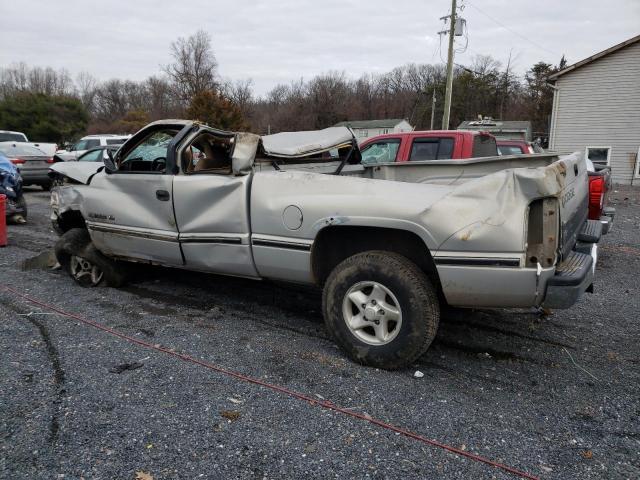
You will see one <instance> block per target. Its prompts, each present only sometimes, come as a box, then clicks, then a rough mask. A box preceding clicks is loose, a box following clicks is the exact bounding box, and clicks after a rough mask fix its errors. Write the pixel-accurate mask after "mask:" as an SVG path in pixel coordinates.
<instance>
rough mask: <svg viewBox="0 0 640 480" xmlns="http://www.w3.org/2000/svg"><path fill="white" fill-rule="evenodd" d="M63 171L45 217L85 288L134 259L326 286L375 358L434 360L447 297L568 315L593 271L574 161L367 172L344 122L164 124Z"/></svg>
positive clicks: (333, 327) (362, 354)
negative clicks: (277, 129)
mask: <svg viewBox="0 0 640 480" xmlns="http://www.w3.org/2000/svg"><path fill="white" fill-rule="evenodd" d="M476 137H477V136H476ZM401 138H402V136H401ZM488 138H489V137H484V138H483V139H479V140H476V139H475V138H474V140H473V142H472V147H471V148H472V149H473V148H478V150H479V151H481V152H484V151H485V147H486V145H487V143H490V144H491V145H493V146H494V148H495V142H493V141H491V142H489V140H488ZM490 138H492V137H490ZM160 146H161V147H160ZM409 151H411V149H409ZM326 152H334V155H333V156H330V157H329V158H324V157H323V155H324V153H326ZM518 166H526V167H527V168H517V167H518ZM534 167H535V168H534ZM51 169H52V170H54V171H55V172H57V173H58V174H62V175H65V176H66V177H68V178H69V179H71V180H72V181H73V182H67V183H65V184H64V186H60V187H56V188H54V189H53V191H52V194H51V206H52V212H51V215H52V217H51V218H52V222H53V226H54V228H55V229H56V230H57V231H58V232H60V233H62V236H61V237H60V239H59V240H58V242H57V243H56V246H55V251H56V256H57V258H58V260H59V262H60V264H61V265H62V266H63V267H64V268H65V269H66V270H67V271H68V272H69V273H70V275H71V276H72V277H73V278H74V279H75V280H76V281H77V282H78V283H80V284H81V285H84V286H98V285H101V284H107V285H112V286H117V285H120V284H122V282H123V281H124V279H125V273H126V269H125V265H126V261H133V262H142V263H149V264H156V265H165V266H170V267H176V268H183V269H188V270H198V271H205V272H212V273H218V274H227V275H234V276H241V277H247V278H252V279H256V280H258V279H276V280H284V281H290V282H297V283H303V284H310V285H317V286H319V287H321V288H322V289H323V300H322V305H323V307H322V308H323V313H324V318H325V322H326V326H327V330H328V331H329V333H330V334H331V335H332V336H333V338H334V339H335V341H336V342H337V343H338V344H339V345H340V346H341V347H342V348H343V349H344V350H345V351H346V352H347V353H348V354H349V355H350V356H351V357H352V358H353V359H354V360H355V361H357V362H361V363H364V364H367V365H373V366H376V367H382V368H398V367H402V366H406V365H410V364H411V363H412V362H414V361H415V360H416V358H418V357H419V356H420V355H421V354H422V353H424V352H425V350H426V349H427V348H428V346H429V345H430V344H431V342H432V340H433V338H434V337H435V334H436V331H437V328H438V322H439V318H440V306H441V302H443V303H448V304H449V305H452V306H458V307H531V306H537V305H542V306H545V307H549V308H568V307H570V306H571V305H572V304H573V303H575V302H576V301H577V299H578V298H579V297H580V295H581V294H582V293H583V292H584V291H585V290H591V286H592V283H593V279H594V275H595V263H596V258H597V246H596V243H597V242H598V240H599V239H600V233H599V232H600V231H601V224H600V223H598V222H593V221H591V222H589V221H586V217H587V195H588V190H587V189H588V182H587V170H586V165H585V163H584V160H583V158H582V157H581V156H580V155H578V154H573V155H567V156H563V157H558V156H554V155H540V156H535V157H534V158H533V159H530V158H526V159H518V158H513V157H498V156H494V157H492V158H486V159H485V158H474V159H466V160H457V159H456V160H440V161H437V162H433V161H428V160H427V161H410V162H393V163H386V164H382V163H378V164H374V165H364V164H362V163H361V156H360V152H359V148H358V144H357V141H356V139H355V138H354V136H353V133H352V132H351V131H350V130H349V129H347V128H345V127H334V128H328V129H325V130H321V131H314V132H294V133H279V134H275V135H267V136H262V137H260V136H258V135H254V134H251V133H233V132H224V131H220V130H216V129H214V128H210V127H208V126H206V125H203V124H200V123H197V122H192V121H187V120H166V121H158V122H154V123H151V124H150V125H148V126H147V127H145V128H143V129H142V130H140V131H139V132H138V133H136V134H135V135H134V136H133V137H131V138H130V139H129V140H128V141H127V142H126V143H125V144H124V145H123V146H122V147H121V148H120V149H119V150H118V152H117V153H116V155H115V157H114V158H113V160H112V159H111V158H108V159H107V160H105V165H104V166H102V165H100V164H98V162H60V163H56V164H54V165H52V167H51ZM389 180H392V181H389ZM212 281H214V280H213V279H212Z"/></svg>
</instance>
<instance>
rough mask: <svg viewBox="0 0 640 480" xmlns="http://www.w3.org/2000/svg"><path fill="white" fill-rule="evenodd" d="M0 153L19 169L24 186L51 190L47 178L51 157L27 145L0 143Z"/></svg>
mask: <svg viewBox="0 0 640 480" xmlns="http://www.w3.org/2000/svg"><path fill="white" fill-rule="evenodd" d="M0 153H3V154H4V155H6V156H7V157H8V158H9V160H10V161H11V163H13V164H14V165H16V166H17V167H18V168H19V169H20V175H21V176H22V180H23V182H24V185H40V186H41V187H42V188H43V189H44V190H49V188H51V179H50V178H49V176H48V173H49V167H50V166H51V164H53V163H54V160H53V158H52V157H50V156H49V155H47V154H46V153H45V152H43V151H42V150H40V149H39V148H36V147H33V146H31V145H30V144H28V143H19V142H0Z"/></svg>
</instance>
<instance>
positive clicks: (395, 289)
mask: <svg viewBox="0 0 640 480" xmlns="http://www.w3.org/2000/svg"><path fill="white" fill-rule="evenodd" d="M322 305H323V312H324V318H325V324H326V326H327V329H328V330H329V332H330V333H331V335H332V336H333V338H334V340H335V341H336V343H337V344H338V345H339V346H340V347H341V348H342V349H343V350H344V351H345V352H346V353H347V355H349V357H351V358H352V359H353V360H355V361H356V362H358V363H361V364H364V365H370V366H373V367H379V368H385V369H396V368H402V367H406V366H408V365H410V364H411V363H412V362H414V361H415V360H416V359H417V358H418V357H420V355H422V354H423V353H424V352H425V351H426V350H427V349H428V348H429V345H431V342H432V341H433V339H434V338H435V336H436V332H437V330H438V323H439V320H440V307H439V303H438V296H437V293H436V290H435V288H434V287H433V285H432V284H431V282H430V281H429V279H428V278H427V276H426V275H425V273H424V272H423V271H422V270H420V268H418V266H417V265H415V264H414V263H413V262H411V261H410V260H409V259H407V258H406V257H403V256H402V255H399V254H397V253H393V252H385V251H369V252H363V253H359V254H357V255H353V256H352V257H349V258H347V259H346V260H344V261H343V262H342V263H340V264H339V265H338V266H337V267H335V268H334V270H333V271H332V272H331V274H330V275H329V278H328V279H327V282H326V284H325V287H324V291H323V295H322Z"/></svg>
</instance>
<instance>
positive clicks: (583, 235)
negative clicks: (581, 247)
mask: <svg viewBox="0 0 640 480" xmlns="http://www.w3.org/2000/svg"><path fill="white" fill-rule="evenodd" d="M600 237H602V223H600V221H598V220H587V221H586V222H584V225H583V226H582V230H580V233H578V241H579V242H585V243H598V242H599V241H600Z"/></svg>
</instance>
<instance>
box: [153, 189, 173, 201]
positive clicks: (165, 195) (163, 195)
mask: <svg viewBox="0 0 640 480" xmlns="http://www.w3.org/2000/svg"><path fill="white" fill-rule="evenodd" d="M156 198H157V199H158V200H162V201H163V202H167V201H169V198H171V197H170V195H169V192H167V191H166V190H156Z"/></svg>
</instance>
